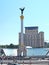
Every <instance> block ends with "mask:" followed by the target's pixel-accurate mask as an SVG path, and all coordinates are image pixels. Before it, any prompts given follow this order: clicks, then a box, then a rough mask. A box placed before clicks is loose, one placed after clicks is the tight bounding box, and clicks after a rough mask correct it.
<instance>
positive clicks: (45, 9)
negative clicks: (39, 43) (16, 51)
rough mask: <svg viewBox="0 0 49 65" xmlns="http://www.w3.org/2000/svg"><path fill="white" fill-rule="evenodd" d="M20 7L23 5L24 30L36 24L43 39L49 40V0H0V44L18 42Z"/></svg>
mask: <svg viewBox="0 0 49 65" xmlns="http://www.w3.org/2000/svg"><path fill="white" fill-rule="evenodd" d="M22 7H25V10H24V30H25V27H28V26H38V31H39V32H40V31H43V32H44V40H45V41H47V42H49V0H0V45H5V44H6V45H9V44H10V43H13V44H15V45H17V44H19V32H21V20H20V15H21V14H20V13H21V12H20V10H19V8H22ZM24 30H23V31H24Z"/></svg>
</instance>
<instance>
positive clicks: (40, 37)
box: [19, 26, 44, 47]
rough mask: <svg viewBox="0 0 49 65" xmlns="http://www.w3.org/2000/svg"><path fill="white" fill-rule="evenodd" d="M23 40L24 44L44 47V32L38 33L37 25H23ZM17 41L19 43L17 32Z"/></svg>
mask: <svg viewBox="0 0 49 65" xmlns="http://www.w3.org/2000/svg"><path fill="white" fill-rule="evenodd" d="M23 41H24V45H25V46H31V47H44V32H39V33H38V26H35V27H25V33H24V34H23ZM19 43H21V33H20V34H19Z"/></svg>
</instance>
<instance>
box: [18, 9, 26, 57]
mask: <svg viewBox="0 0 49 65" xmlns="http://www.w3.org/2000/svg"><path fill="white" fill-rule="evenodd" d="M24 9H25V8H20V10H21V16H20V19H21V43H19V49H18V56H26V48H25V45H24V37H23V19H24V16H23V11H24Z"/></svg>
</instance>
